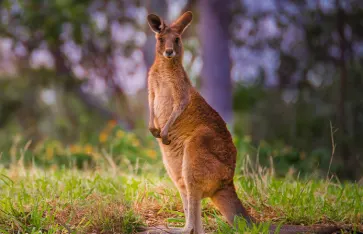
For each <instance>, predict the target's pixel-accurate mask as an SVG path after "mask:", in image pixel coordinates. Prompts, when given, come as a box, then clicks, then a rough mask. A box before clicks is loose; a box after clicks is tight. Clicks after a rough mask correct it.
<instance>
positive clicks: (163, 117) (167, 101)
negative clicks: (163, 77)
mask: <svg viewBox="0 0 363 234" xmlns="http://www.w3.org/2000/svg"><path fill="white" fill-rule="evenodd" d="M153 89H154V93H155V99H154V113H155V121H157V124H158V125H159V126H160V127H163V126H164V125H165V123H166V122H167V121H168V119H169V117H170V115H171V113H172V111H173V102H174V99H173V95H172V87H171V85H170V84H169V83H168V82H165V81H156V82H155V85H154V87H153Z"/></svg>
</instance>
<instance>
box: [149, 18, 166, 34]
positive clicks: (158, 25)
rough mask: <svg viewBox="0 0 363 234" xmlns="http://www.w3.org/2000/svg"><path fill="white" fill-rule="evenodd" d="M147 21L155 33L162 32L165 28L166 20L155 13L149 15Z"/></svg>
mask: <svg viewBox="0 0 363 234" xmlns="http://www.w3.org/2000/svg"><path fill="white" fill-rule="evenodd" d="M147 22H148V24H149V26H150V28H151V30H153V32H154V33H160V32H161V31H163V30H164V28H165V24H164V21H163V20H162V19H161V18H160V17H159V16H157V15H155V14H150V15H148V16H147Z"/></svg>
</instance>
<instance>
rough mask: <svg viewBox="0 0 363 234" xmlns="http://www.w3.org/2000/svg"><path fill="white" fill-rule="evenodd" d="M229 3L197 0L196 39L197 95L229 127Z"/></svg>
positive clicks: (230, 91)
mask: <svg viewBox="0 0 363 234" xmlns="http://www.w3.org/2000/svg"><path fill="white" fill-rule="evenodd" d="M228 3H230V1H218V0H200V1H199V12H200V25H199V27H200V28H199V38H200V43H201V48H202V59H203V68H202V73H201V93H202V95H203V97H204V98H205V99H206V100H207V102H208V103H209V104H210V105H211V106H212V107H213V108H214V109H215V110H216V111H218V113H219V114H220V115H221V116H222V118H223V119H224V120H225V121H226V122H227V123H229V124H232V115H233V113H232V81H231V59H230V55H229V47H228V40H229V30H228V27H229V22H230V14H231V13H230V11H229V4H228Z"/></svg>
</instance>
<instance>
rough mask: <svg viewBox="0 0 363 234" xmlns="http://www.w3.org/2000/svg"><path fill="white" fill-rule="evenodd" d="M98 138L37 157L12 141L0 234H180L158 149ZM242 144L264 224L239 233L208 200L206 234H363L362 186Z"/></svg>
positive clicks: (1, 160)
mask: <svg viewBox="0 0 363 234" xmlns="http://www.w3.org/2000/svg"><path fill="white" fill-rule="evenodd" d="M98 138H99V139H98V141H97V142H83V143H81V142H76V143H74V144H72V145H64V144H62V143H61V142H58V141H54V140H51V139H49V140H45V141H43V142H38V143H37V144H35V145H32V147H30V146H31V143H30V142H29V141H27V140H26V139H21V138H20V137H15V140H14V143H13V144H12V145H11V146H9V147H8V148H9V149H8V150H3V152H2V153H0V233H135V232H137V231H138V230H139V229H140V228H142V227H145V226H157V225H164V226H178V227H180V226H183V225H184V222H185V220H184V214H183V212H182V204H181V199H180V197H179V194H178V192H177V190H176V188H175V187H174V185H173V183H172V182H171V181H170V179H169V178H168V176H167V175H166V173H165V169H164V168H163V165H162V162H161V161H162V160H161V155H160V152H159V151H158V149H157V145H156V144H155V140H154V139H153V138H152V137H148V138H147V139H145V140H144V141H141V142H140V141H139V140H138V138H137V137H136V135H135V134H133V133H126V132H124V131H122V130H120V129H119V128H118V127H114V123H111V124H108V125H107V126H106V127H105V130H103V131H102V132H101V134H100V135H99V137H98ZM96 139H97V137H96ZM235 140H236V142H235V143H236V145H237V148H238V152H239V156H238V160H237V168H236V172H237V174H236V177H235V184H236V187H237V192H238V195H239V197H240V198H241V200H242V202H243V203H244V205H245V207H246V208H247V209H248V211H249V212H250V213H251V214H252V215H253V216H254V217H255V218H256V219H257V220H258V221H261V222H262V223H264V224H263V225H260V226H254V227H252V228H248V227H247V225H246V224H245V223H244V221H243V220H236V222H238V227H239V230H235V229H233V228H231V227H230V226H229V225H228V224H226V222H225V221H224V219H223V217H222V216H221V215H220V213H219V212H218V211H217V210H215V209H214V207H213V206H212V204H211V203H210V201H209V199H204V200H203V201H202V207H203V212H202V215H203V224H204V227H205V229H206V231H207V232H208V233H220V234H222V233H223V234H225V233H245V232H249V233H264V232H266V230H267V229H268V224H269V222H271V223H274V224H298V225H311V224H323V225H332V224H336V225H340V226H344V227H347V228H351V229H356V230H360V231H361V232H363V187H362V185H359V184H355V183H348V182H339V181H338V180H337V179H335V178H334V177H333V178H332V179H330V180H327V179H321V178H325V177H326V173H323V176H322V174H321V171H320V168H319V167H317V166H314V165H321V162H315V161H314V160H312V158H314V157H313V156H311V157H310V156H309V157H305V156H304V157H302V156H301V155H300V154H302V153H299V152H295V151H293V152H292V153H291V152H290V151H291V149H290V148H288V147H285V146H284V147H280V148H276V147H273V146H268V147H266V146H263V147H262V148H259V149H257V150H255V149H253V150H250V149H251V148H252V147H251V144H250V143H249V141H248V139H245V140H243V139H238V138H236V139H235ZM22 145H24V147H21V146H22ZM278 149H280V151H281V152H283V153H279V150H278ZM255 151H256V152H255ZM275 151H276V152H275ZM275 154H276V155H275ZM290 154H291V155H290ZM249 155H256V157H255V158H251V157H250V156H249ZM303 155H305V154H303ZM297 158H301V160H302V161H297ZM284 160H285V161H284ZM291 160H292V161H291ZM329 160H330V159H327V162H326V163H325V164H327V163H329ZM259 162H264V163H265V164H264V165H265V167H266V165H267V167H268V168H262V167H261V166H260V163H259ZM324 162H325V161H324ZM297 163H300V164H301V165H303V166H302V167H303V168H307V169H306V170H305V171H306V173H305V174H302V176H301V178H299V176H298V175H299V174H296V173H297V172H296V171H300V170H299V167H297V169H298V170H294V168H293V167H295V166H296V165H297ZM282 164H283V165H284V167H283V170H281V168H280V169H279V166H281V165H282ZM325 164H324V165H325ZM312 167H313V168H316V169H317V170H315V169H314V170H312V169H311V168H312ZM309 168H310V169H309ZM290 169H291V170H290ZM291 171H292V172H293V173H290V172H291ZM311 171H313V172H315V171H316V172H317V173H312V172H311ZM281 175H285V176H284V177H281ZM319 178H320V179H319Z"/></svg>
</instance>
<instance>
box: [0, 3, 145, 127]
mask: <svg viewBox="0 0 363 234" xmlns="http://www.w3.org/2000/svg"><path fill="white" fill-rule="evenodd" d="M129 7H134V8H135V9H137V7H139V3H138V2H129V1H100V0H82V1H80V0H78V1H73V0H60V1H50V2H49V1H10V0H5V1H1V5H0V8H1V22H0V36H1V37H2V38H6V40H9V41H10V45H11V50H10V51H7V52H6V54H4V55H3V60H6V61H9V58H10V57H13V58H14V59H13V64H14V65H15V67H16V68H15V69H16V72H15V73H14V74H13V75H11V77H10V76H7V77H8V78H7V77H6V76H2V77H3V78H2V79H1V80H0V82H2V83H9V85H8V86H4V85H2V87H3V88H5V89H7V92H3V93H6V94H9V95H7V96H5V97H3V98H0V101H2V104H0V106H2V109H3V110H5V109H6V111H5V112H2V113H1V114H0V115H1V118H0V119H2V123H1V124H5V121H7V120H9V116H11V115H12V113H13V114H16V115H20V116H22V117H21V118H18V119H19V120H20V121H23V120H25V118H28V117H31V113H33V112H34V113H35V112H37V113H39V114H40V115H38V116H34V117H35V118H36V119H38V120H39V119H40V118H41V117H40V116H41V115H42V114H41V110H42V109H43V107H41V105H40V102H39V101H36V100H38V98H39V97H40V96H39V95H40V94H41V92H42V91H44V90H46V89H50V90H52V92H53V93H55V94H56V95H57V94H61V95H64V94H69V95H71V96H74V97H77V98H78V99H79V100H81V101H82V102H83V103H84V104H85V106H87V107H88V108H89V109H90V110H91V111H96V112H97V113H98V114H100V116H103V118H106V119H116V120H119V121H120V124H121V125H123V126H124V128H126V129H130V128H132V125H133V118H132V112H131V110H130V108H129V104H128V100H127V96H126V95H125V93H124V90H123V86H122V83H120V82H119V79H118V74H117V72H118V71H117V65H118V64H117V63H116V61H119V60H118V59H119V58H120V57H122V56H128V55H129V54H131V52H132V51H133V50H134V49H135V48H136V46H135V43H137V42H135V41H134V40H128V41H125V42H124V41H123V42H122V44H121V43H120V42H119V40H120V39H118V38H116V36H115V32H116V30H120V27H121V26H123V25H126V26H132V27H134V28H135V31H136V33H137V30H138V28H140V27H139V26H138V24H137V22H136V21H135V20H134V19H133V18H134V15H130V14H128V11H127V9H128V8H129ZM135 12H136V13H137V11H135ZM37 55H38V56H37ZM36 59H38V60H39V59H40V60H41V61H43V62H42V63H43V64H40V65H36V64H35V65H34V60H36ZM3 72H5V73H7V72H8V71H6V67H5V69H3ZM15 78H16V79H15ZM24 81H26V83H27V84H28V86H24V85H18V84H16V83H18V82H24ZM100 82H101V83H103V84H104V86H105V89H106V90H108V92H107V91H106V93H107V95H106V97H105V98H106V99H109V100H112V97H116V98H114V99H113V100H114V101H116V102H117V103H116V104H117V105H116V106H121V107H122V108H123V109H122V110H121V112H120V111H112V109H114V108H112V107H107V105H105V103H104V102H102V101H101V98H100V97H97V96H95V95H93V94H91V92H89V91H87V90H90V89H91V90H92V89H93V88H94V87H95V85H97V84H99V83H100ZM12 87H18V88H14V89H13V88H12ZM62 90H63V91H64V92H63V91H62ZM19 91H20V92H19ZM13 92H18V94H14V93H13ZM22 93H23V94H24V95H21V94H22ZM57 100H61V102H60V103H57V105H58V107H60V110H63V111H62V112H59V111H58V113H57V114H58V115H59V114H61V113H64V114H65V116H63V117H66V118H65V120H67V119H68V120H67V121H68V122H69V124H70V126H72V116H73V120H74V117H77V115H73V114H72V112H74V111H75V110H74V109H72V108H65V107H66V106H67V105H68V104H69V103H68V104H67V101H66V99H64V98H58V97H57ZM14 102H15V103H17V105H13V104H11V103H14ZM10 104H11V106H12V107H13V108H7V107H6V106H9V105H10ZM59 104H60V106H59ZM62 106H63V108H62ZM29 108H30V109H32V110H34V111H30V109H29ZM116 109H117V108H116ZM39 111H40V112H39ZM24 113H26V115H24ZM119 113H122V116H123V117H122V118H121V117H120V114H119ZM78 121H79V120H78ZM34 123H36V121H35V122H34V120H33V121H31V122H30V123H29V124H25V125H23V126H24V128H25V129H31V128H35V129H36V128H38V127H39V126H38V127H37V126H34Z"/></svg>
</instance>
